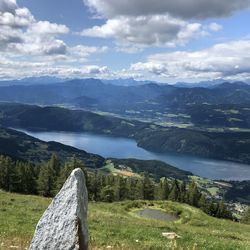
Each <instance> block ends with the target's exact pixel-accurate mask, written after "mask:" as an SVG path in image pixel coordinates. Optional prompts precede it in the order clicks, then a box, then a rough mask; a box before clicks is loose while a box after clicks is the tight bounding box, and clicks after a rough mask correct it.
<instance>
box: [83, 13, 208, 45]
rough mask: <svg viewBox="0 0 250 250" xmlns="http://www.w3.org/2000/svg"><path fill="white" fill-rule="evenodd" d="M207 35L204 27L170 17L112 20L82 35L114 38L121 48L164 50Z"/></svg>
mask: <svg viewBox="0 0 250 250" xmlns="http://www.w3.org/2000/svg"><path fill="white" fill-rule="evenodd" d="M205 34H206V32H205V31H204V29H203V28H202V25H201V24H199V23H188V22H186V21H183V20H180V19H176V18H173V17H171V16H167V15H154V16H139V17H120V18H116V19H109V20H107V22H106V23H105V24H104V25H102V26H94V27H92V28H90V29H86V30H83V31H82V32H81V35H83V36H90V37H101V38H115V39H116V40H118V41H119V42H120V43H122V44H128V43H129V44H133V45H134V46H164V47H175V46H177V45H184V44H186V43H187V42H188V41H189V40H190V39H195V38H197V37H200V36H203V35H205Z"/></svg>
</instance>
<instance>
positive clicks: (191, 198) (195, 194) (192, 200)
mask: <svg viewBox="0 0 250 250" xmlns="http://www.w3.org/2000/svg"><path fill="white" fill-rule="evenodd" d="M200 196H201V194H200V192H199V190H198V187H197V185H196V183H195V182H194V181H192V183H191V184H190V185H189V188H188V193H187V202H188V204H190V205H192V206H195V207H198V203H199V200H200Z"/></svg>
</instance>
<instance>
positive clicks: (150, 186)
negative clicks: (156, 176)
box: [143, 175, 154, 200]
mask: <svg viewBox="0 0 250 250" xmlns="http://www.w3.org/2000/svg"><path fill="white" fill-rule="evenodd" d="M143 190H144V199H145V200H153V199H154V183H153V182H152V181H151V179H150V178H149V177H148V176H147V175H146V176H145V177H144V179H143Z"/></svg>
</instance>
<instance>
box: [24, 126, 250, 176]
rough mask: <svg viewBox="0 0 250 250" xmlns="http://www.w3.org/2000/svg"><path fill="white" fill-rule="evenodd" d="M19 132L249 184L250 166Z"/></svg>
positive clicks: (101, 140) (130, 143)
mask: <svg viewBox="0 0 250 250" xmlns="http://www.w3.org/2000/svg"><path fill="white" fill-rule="evenodd" d="M20 131H23V132H25V133H26V134H29V135H31V136H33V137H36V138H38V139H40V140H43V141H56V142H60V143H63V144H66V145H69V146H73V147H76V148H79V149H82V150H85V151H87V152H90V153H95V154H99V155H101V156H103V157H114V158H137V159H142V160H152V159H153V160H160V161H163V162H166V163H168V164H170V165H173V166H175V167H177V168H180V169H184V170H188V171H190V172H192V173H193V174H195V175H199V176H202V177H207V178H210V179H224V180H250V165H245V164H240V163H235V162H229V161H219V160H213V159H206V158H201V157H191V156H186V155H175V154H168V153H167V154H166V153H164V154H158V153H153V152H150V151H147V150H145V149H143V148H140V147H138V146H137V144H136V142H135V141H134V140H133V139H126V138H117V137H111V136H104V135H96V134H89V133H71V132H33V131H32V132H31V131H26V130H20Z"/></svg>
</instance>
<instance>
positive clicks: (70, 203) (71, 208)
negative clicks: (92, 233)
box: [29, 168, 88, 250]
mask: <svg viewBox="0 0 250 250" xmlns="http://www.w3.org/2000/svg"><path fill="white" fill-rule="evenodd" d="M87 209H88V193H87V189H86V184H85V177H84V174H83V172H82V170H81V169H79V168H78V169H75V170H74V171H73V172H72V173H71V175H70V176H69V178H68V179H67V181H66V182H65V184H64V185H63V187H62V189H61V190H60V192H59V193H58V194H57V195H56V197H55V198H54V199H53V201H52V202H51V204H50V205H49V207H48V208H47V210H46V211H45V212H44V214H43V216H42V218H41V219H40V221H39V222H38V224H37V227H36V231H35V234H34V237H33V239H32V242H31V245H30V248H29V250H87V249H88V228H87Z"/></svg>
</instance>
